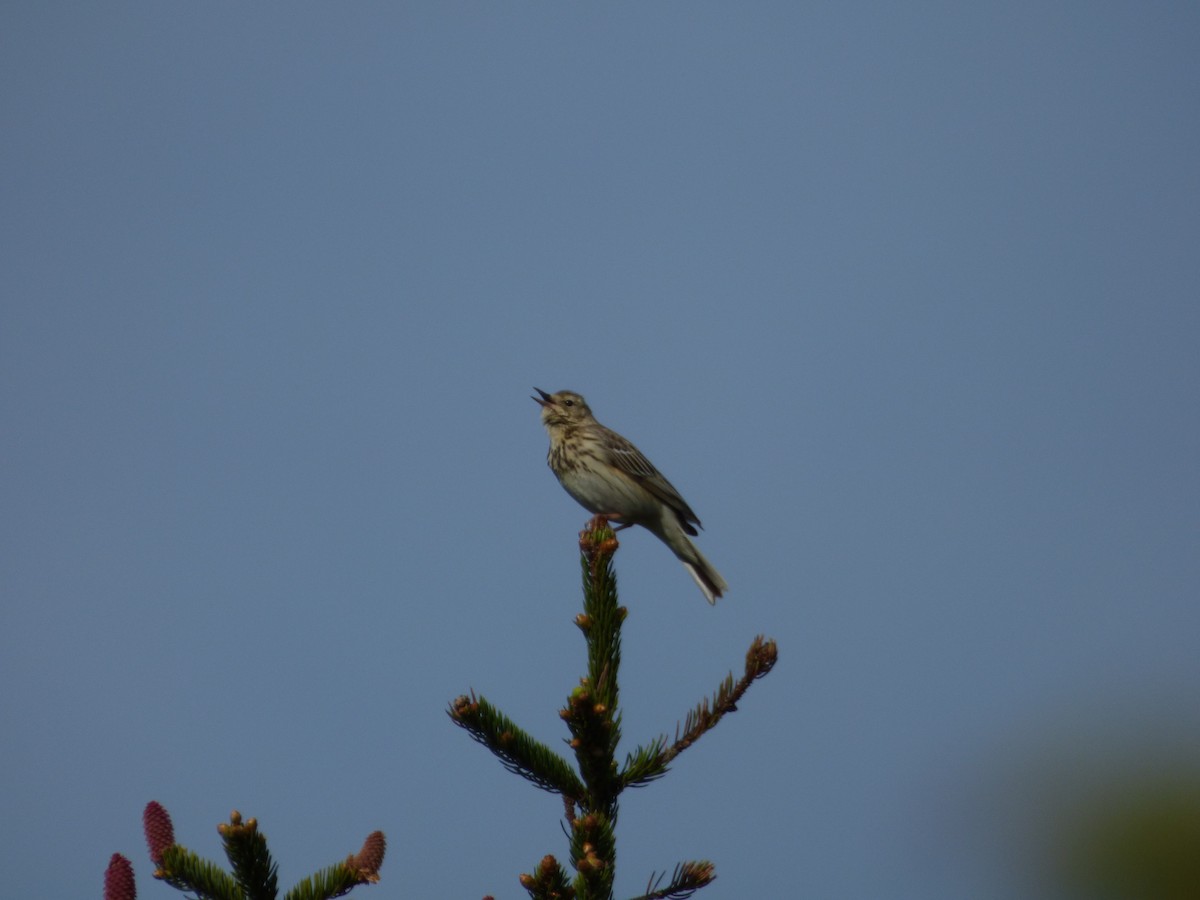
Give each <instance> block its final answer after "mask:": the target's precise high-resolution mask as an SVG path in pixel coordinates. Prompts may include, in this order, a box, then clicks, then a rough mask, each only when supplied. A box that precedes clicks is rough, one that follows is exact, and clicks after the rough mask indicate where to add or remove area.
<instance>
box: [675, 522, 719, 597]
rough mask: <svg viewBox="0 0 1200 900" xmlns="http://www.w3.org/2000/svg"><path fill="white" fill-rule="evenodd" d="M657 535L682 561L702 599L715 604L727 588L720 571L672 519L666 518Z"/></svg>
mask: <svg viewBox="0 0 1200 900" xmlns="http://www.w3.org/2000/svg"><path fill="white" fill-rule="evenodd" d="M658 537H659V538H660V539H661V540H662V542H663V543H664V544H666V545H667V546H668V547H670V548H671V552H672V553H674V554H675V556H676V557H678V559H679V561H680V562H681V563H683V567H684V568H685V569H687V570H688V574H689V575H691V576H692V580H693V581H695V582H696V584H697V586H698V587H699V588H700V590H701V592H702V593H703V594H704V599H705V600H707V601H708V602H709V603H711V604H714V605H715V604H716V602H717V598H718V597H720V596H722V595H723V594H724V593H725V591H726V590H728V588H729V585H728V584H726V583H725V579H724V578H722V577H721V573H720V572H718V571H717V570H716V569H715V568H713V564H712V563H710V562H709V561H708V558H707V557H705V555H704V554H703V553H701V552H700V551H699V549H697V547H696V545H695V544H693V543H692V542H691V541H690V540H689V539H688V536H687V535H686V534H684V533H683V529H682V528H680V527H679V525H678V523H676V522H675V521H674V520H668V522H667V523H665V527H664V528H663V531H662V532H661V533H658Z"/></svg>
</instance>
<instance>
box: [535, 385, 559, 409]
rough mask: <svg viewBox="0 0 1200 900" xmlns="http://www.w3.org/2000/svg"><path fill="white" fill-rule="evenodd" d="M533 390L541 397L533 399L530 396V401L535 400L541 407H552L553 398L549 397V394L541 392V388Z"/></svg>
mask: <svg viewBox="0 0 1200 900" xmlns="http://www.w3.org/2000/svg"><path fill="white" fill-rule="evenodd" d="M534 390H535V391H537V392H538V393H539V394H541V395H542V396H541V397H533V396H531V397H530V399H531V400H535V401H537V402H538V403H539V404H541V405H542V406H553V405H554V398H553V397H551V396H550V395H549V394H547V393H546V392H545V391H543V390H542V389H541V388H539V387H535V388H534Z"/></svg>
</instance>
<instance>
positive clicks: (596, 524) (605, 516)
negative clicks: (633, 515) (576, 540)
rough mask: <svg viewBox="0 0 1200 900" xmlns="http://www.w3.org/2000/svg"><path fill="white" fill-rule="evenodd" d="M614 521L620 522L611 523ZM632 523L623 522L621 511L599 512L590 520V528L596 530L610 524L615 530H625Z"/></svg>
mask: <svg viewBox="0 0 1200 900" xmlns="http://www.w3.org/2000/svg"><path fill="white" fill-rule="evenodd" d="M613 522H618V523H620V524H618V525H613V524H611V523H613ZM632 524H633V523H632V522H621V515H620V514H619V513H598V514H597V515H595V516H592V520H591V521H590V522H588V528H591V529H592V530H595V529H597V528H603V527H604V526H605V525H608V527H610V528H611V529H612V530H613V531H624V530H625V529H626V528H628V527H629V526H630V525H632Z"/></svg>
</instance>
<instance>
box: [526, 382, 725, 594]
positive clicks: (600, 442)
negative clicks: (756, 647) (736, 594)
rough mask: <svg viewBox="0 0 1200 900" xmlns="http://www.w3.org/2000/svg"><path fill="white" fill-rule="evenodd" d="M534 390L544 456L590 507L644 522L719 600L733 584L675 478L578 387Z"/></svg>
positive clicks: (622, 522) (625, 521)
mask: <svg viewBox="0 0 1200 900" xmlns="http://www.w3.org/2000/svg"><path fill="white" fill-rule="evenodd" d="M534 390H535V391H537V393H538V396H535V397H532V399H533V400H535V401H536V402H537V403H538V404H539V405H540V406H541V407H542V424H543V425H545V426H546V431H547V432H549V434H550V450H549V452H548V453H547V454H546V463H547V465H549V466H550V469H551V471H553V472H554V474H555V476H556V477H557V478H558V481H559V484H561V485H562V486H563V489H564V490H566V492H567V493H568V494H570V495H571V496H572V497H574V498H575V500H576V501H577V502H578V503H579V505H580V506H582V507H583V508H584V509H586V510H588V511H589V512H592V513H595V514H596V515H598V516H604V517H605V518H607V519H611V520H613V521H615V522H617V523H618V524H617V529H621V528H628V527H629V526H631V525H641V526H642V527H643V528H645V529H646V530H647V531H649V532H650V533H651V534H653V535H654V536H655V537H657V538H658V539H659V540H660V541H662V542H663V543H664V544H666V545H667V547H669V548H670V550H671V552H672V553H674V554H675V556H676V557H678V559H679V561H680V562H681V563H683V566H684V568H685V569H687V570H688V574H690V575H691V576H692V579H693V580H694V581H695V582H696V584H697V585H698V586H699V587H700V590H701V592H703V594H704V598H705V599H706V600H708V602H709V603H710V604H716V602H717V598H718V597H720V596H722V595H723V594H724V593H725V591H726V590H727V589H728V587H729V585H728V584H726V582H725V579H724V578H722V577H721V573H720V572H718V571H717V570H716V569H715V568H713V565H712V563H710V562H709V561H708V560H707V559H706V558H705V556H704V554H703V553H701V552H700V551H699V550H698V549H697V548H696V545H695V544H693V543H692V542H691V541H690V540H689V539H688V535H692V536H693V537H694V536H695V535H696V534H697V531H696V529H697V528H699V527H702V526H701V525H700V519H699V518H698V517H697V516H696V514H695V513H694V512H692V508H691V507H690V506H688V505H687V502H686V501H685V500H684V499H683V497H682V496H680V494H679V491H677V490H676V489H675V486H674V485H672V484H671V482H669V481H667V479H666V478H664V477H663V474H662V473H661V472H659V471H658V469H656V468H655V467H654V465H653V464H652V463H651V462H650V460H648V459H646V457H645V456H643V455H642V452H641V451H640V450H638V448H637V447H635V446H634V445H633V444H632V443H630V442H629V441H628V440H626V439H625V438H623V437H621V435H619V434H617V433H616V432H615V431H613V430H612V429H611V428H606V427H604V426H603V425H601V424H600V423H599V422H597V421H596V417H595V416H594V415H592V410H591V409H590V408H589V407H588V405H587V401H586V400H584V399H583V397H581V396H580V395H579V394H577V393H575V392H574V391H558V392H557V393H554V394H548V393H546V392H545V391H543V390H542V389H541V388H538V387H535V388H534Z"/></svg>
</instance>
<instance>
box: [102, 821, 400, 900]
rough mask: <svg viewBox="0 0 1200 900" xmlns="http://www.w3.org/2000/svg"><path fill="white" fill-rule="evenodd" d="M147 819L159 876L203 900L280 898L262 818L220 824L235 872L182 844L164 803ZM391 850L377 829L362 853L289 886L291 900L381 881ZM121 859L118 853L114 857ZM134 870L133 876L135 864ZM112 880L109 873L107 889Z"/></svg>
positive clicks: (325, 898)
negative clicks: (176, 837) (203, 857)
mask: <svg viewBox="0 0 1200 900" xmlns="http://www.w3.org/2000/svg"><path fill="white" fill-rule="evenodd" d="M142 819H143V824H144V827H145V831H146V844H147V846H148V848H149V850H150V858H151V859H152V860H153V861H154V863H155V864H156V865H157V869H156V870H155V872H154V877H155V878H157V879H159V880H160V881H165V882H166V883H167V884H169V885H171V886H172V887H174V888H177V889H178V890H181V891H187V892H189V893H191V894H193V895H195V897H196V898H197V900H276V898H277V896H278V894H279V888H278V875H277V869H276V866H275V864H274V863H273V862H272V861H271V854H270V852H269V851H268V850H267V840H266V838H265V837H264V836H263V835H262V834H261V833H260V832H259V830H258V821H257V820H256V819H247V820H245V821H243V820H242V815H241V813H239V812H238V811H237V810H234V811H233V812H232V813H231V814H230V816H229V822H228V823H222V824H220V825H218V826H217V832H218V833H219V834H220V835H221V840H222V841H223V843H224V845H225V855H226V856H227V857H228V858H229V864H230V866H231V867H232V868H233V874H232V875H229V874H228V873H226V872H223V871H222V870H221V869H219V868H218V867H217V866H216V865H215V864H213V863H211V862H209V861H208V860H206V859H201V858H200V857H199V856H197V855H196V854H195V853H193V852H191V851H190V850H188V849H187V848H186V847H182V846H180V845H179V844H176V843H175V834H174V828H173V826H172V825H171V817H170V816H169V815H168V814H167V811H166V810H165V809H163V807H162V806H161V805H160V804H158V803H155V802H151V803H149V804H147V805H146V810H145V813H144V814H143V817H142ZM386 850H387V841H386V840H385V839H384V836H383V832H382V831H375V832H372V833H371V834H370V835H368V836H367V839H366V841H364V842H363V845H362V849H361V850H359V851H358V853H352V854H350V855H349V856H347V857H346V859H345V860H344V861H343V862H340V863H336V864H335V865H332V866H330V867H328V868H327V869H324V870H322V871H320V872H317V873H316V874H315V875H310V876H309V877H308V878H306V879H304V880H303V881H301V882H300V883H299V884H297V885H296V886H295V887H293V888H292V889H291V890H290V891H288V893H287V894H286V895H285V900H331V898H333V897H340V896H342V895H343V894H346V893H349V892H350V890H351V889H352V888H354V887H355V886H357V885H360V884H374V883H376V882H378V881H379V869H380V867H381V866H382V865H383V857H384V853H385V851H386ZM116 858H117V857H115V856H114V858H113V859H114V861H115V860H116ZM111 868H112V864H110V869H111ZM129 874H130V877H132V869H130V870H129ZM114 877H115V876H114ZM108 880H109V879H108V876H106V891H107V882H108ZM105 900H134V898H133V895H128V896H124V895H119V894H114V896H112V897H109V896H107V893H106V898H105Z"/></svg>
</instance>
